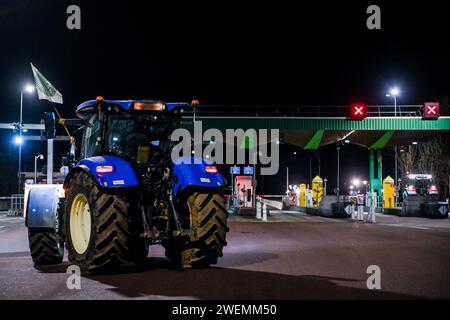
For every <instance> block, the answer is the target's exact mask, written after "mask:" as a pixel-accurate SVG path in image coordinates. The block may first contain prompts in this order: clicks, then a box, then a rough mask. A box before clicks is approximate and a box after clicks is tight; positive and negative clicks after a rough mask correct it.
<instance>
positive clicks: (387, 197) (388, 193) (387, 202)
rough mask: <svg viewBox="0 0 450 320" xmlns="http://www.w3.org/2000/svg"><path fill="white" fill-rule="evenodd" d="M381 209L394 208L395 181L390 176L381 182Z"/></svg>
mask: <svg viewBox="0 0 450 320" xmlns="http://www.w3.org/2000/svg"><path fill="white" fill-rule="evenodd" d="M383 208H395V181H394V179H392V178H391V177H390V176H387V177H386V178H385V179H384V180H383Z"/></svg>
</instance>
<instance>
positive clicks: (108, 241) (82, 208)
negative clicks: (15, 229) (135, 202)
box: [65, 171, 148, 272]
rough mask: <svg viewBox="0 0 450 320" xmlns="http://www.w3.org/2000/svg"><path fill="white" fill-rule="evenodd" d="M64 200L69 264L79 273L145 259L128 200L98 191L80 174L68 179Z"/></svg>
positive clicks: (106, 191)
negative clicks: (77, 269) (79, 269)
mask: <svg viewBox="0 0 450 320" xmlns="http://www.w3.org/2000/svg"><path fill="white" fill-rule="evenodd" d="M66 199H67V202H66V212H65V217H66V220H65V221H66V224H65V225H66V239H67V248H68V251H69V261H70V262H71V263H73V264H76V265H78V266H79V267H80V268H81V270H82V271H83V272H108V271H115V270H117V269H118V267H120V266H121V265H123V264H127V263H130V262H133V261H134V260H136V259H140V258H142V259H143V258H144V256H145V257H146V254H147V251H146V250H147V249H148V248H146V247H145V244H144V243H143V242H142V241H140V239H139V233H137V232H135V231H136V230H135V228H134V225H133V224H134V223H135V221H132V219H131V211H132V210H130V201H129V200H128V199H127V197H126V196H125V195H124V194H123V193H120V192H117V191H112V190H108V189H100V188H99V187H98V185H97V184H96V183H95V181H94V180H93V179H92V178H91V177H90V176H89V175H88V174H87V173H85V172H82V171H81V172H78V173H75V175H74V177H73V178H72V179H71V180H70V182H69V187H68V189H67V190H66Z"/></svg>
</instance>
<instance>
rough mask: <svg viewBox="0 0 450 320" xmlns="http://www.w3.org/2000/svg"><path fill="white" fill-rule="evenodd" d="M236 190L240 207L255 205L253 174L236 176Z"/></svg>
mask: <svg viewBox="0 0 450 320" xmlns="http://www.w3.org/2000/svg"><path fill="white" fill-rule="evenodd" d="M234 190H235V195H236V199H237V206H238V207H249V208H252V207H253V192H254V188H253V176H249V175H245V176H242V175H240V176H235V179H234Z"/></svg>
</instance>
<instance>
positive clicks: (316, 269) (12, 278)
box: [0, 212, 450, 300]
mask: <svg viewBox="0 0 450 320" xmlns="http://www.w3.org/2000/svg"><path fill="white" fill-rule="evenodd" d="M229 225H230V233H229V234H228V239H227V240H228V246H227V247H226V248H225V250H224V257H223V258H222V259H220V260H219V263H218V265H217V266H215V267H213V268H209V269H201V270H185V271H177V270H173V269H171V268H170V266H169V264H168V263H167V260H166V259H165V258H164V253H163V250H162V248H160V247H157V246H155V247H151V249H150V254H149V258H148V265H147V266H146V267H145V268H143V269H140V270H129V271H128V272H126V273H123V274H113V275H98V276H83V277H82V278H81V289H80V290H76V289H75V290H69V289H68V288H67V286H66V281H67V278H68V277H69V274H67V273H66V270H67V267H68V266H69V264H68V262H64V264H62V265H58V266H52V267H49V268H47V269H45V270H40V271H38V270H36V269H34V267H33V263H32V261H31V258H30V255H29V249H28V240H27V230H26V228H25V226H24V225H23V219H22V218H16V217H7V216H4V215H0V299H89V300H92V299H417V298H419V299H421V298H447V299H448V298H450V220H449V219H445V220H428V219H420V218H398V217H391V216H379V217H378V221H377V224H367V223H356V222H351V221H349V220H336V219H327V218H321V217H312V216H304V215H298V214H293V213H281V212H278V213H274V215H273V216H270V217H269V222H267V223H264V222H256V221H254V220H253V219H250V218H242V217H231V218H230V221H229ZM66 260H67V258H66V259H65V261H66ZM370 265H377V266H379V267H380V269H381V290H368V289H367V285H366V281H367V278H368V277H369V274H367V273H366V271H367V267H368V266H370Z"/></svg>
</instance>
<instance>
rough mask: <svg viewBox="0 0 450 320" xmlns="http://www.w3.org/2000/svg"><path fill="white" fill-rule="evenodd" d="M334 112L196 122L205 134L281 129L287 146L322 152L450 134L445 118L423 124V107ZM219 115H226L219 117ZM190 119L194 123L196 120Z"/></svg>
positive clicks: (212, 115)
mask: <svg viewBox="0 0 450 320" xmlns="http://www.w3.org/2000/svg"><path fill="white" fill-rule="evenodd" d="M200 108H201V107H200ZM299 108H300V107H299ZM333 108H334V109H333V111H331V112H327V109H325V111H323V110H321V109H319V110H321V111H320V112H314V113H311V112H307V114H306V116H305V112H303V113H302V112H296V111H293V112H292V111H289V112H286V111H285V110H281V111H280V110H277V111H276V113H275V112H274V111H275V110H274V109H272V110H271V111H272V112H271V113H268V112H263V111H262V110H264V109H262V110H261V109H259V111H258V112H254V113H253V114H254V115H253V116H251V115H250V113H249V111H247V110H248V109H243V110H242V111H241V112H239V111H236V110H230V111H228V112H227V110H224V109H221V110H222V111H221V112H211V111H210V112H204V111H203V112H199V113H198V114H197V115H196V118H195V119H196V121H202V129H203V130H207V129H209V128H216V129H220V130H225V129H238V128H240V129H244V130H246V129H279V130H280V137H281V139H282V140H283V141H284V142H285V143H289V144H293V145H296V146H299V147H302V148H304V149H318V148H319V147H321V146H325V145H328V144H332V143H337V142H339V141H343V140H349V141H350V142H351V143H353V144H357V145H360V146H363V147H367V148H369V149H383V148H385V147H389V146H395V145H408V144H411V142H413V141H423V140H427V139H429V138H430V137H432V136H433V135H436V134H437V132H439V131H450V117H449V116H441V117H439V118H438V119H437V120H423V119H422V117H421V116H417V115H418V113H420V109H421V106H420V105H408V106H397V108H398V110H401V111H398V112H396V111H391V110H392V108H393V106H370V107H369V106H368V110H375V111H368V115H369V116H368V117H367V118H365V119H362V120H353V119H351V118H349V117H342V116H341V117H339V116H329V115H336V114H342V113H343V112H342V111H343V110H345V109H343V108H345V107H333ZM386 110H389V111H386ZM344 112H345V111H344ZM393 112H396V115H397V116H393V114H392V113H393ZM218 113H219V114H220V113H221V114H223V115H217V114H218ZM230 113H231V114H233V115H230ZM235 114H239V115H235ZM273 114H277V115H278V116H273ZM299 115H300V116H299ZM188 119H189V120H192V117H188ZM188 119H187V122H188V123H187V126H188V127H190V126H191V125H192V122H191V123H190V124H189V122H190V121H189V120H188Z"/></svg>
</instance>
